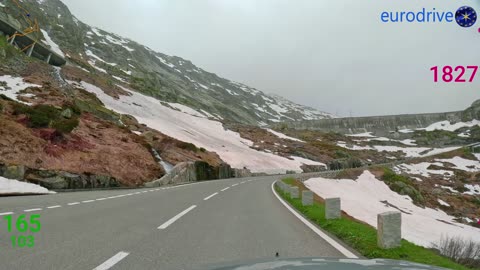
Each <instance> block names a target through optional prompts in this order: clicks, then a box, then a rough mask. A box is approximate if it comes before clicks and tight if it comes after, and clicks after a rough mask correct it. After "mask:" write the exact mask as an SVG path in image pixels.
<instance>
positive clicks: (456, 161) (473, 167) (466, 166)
mask: <svg viewBox="0 0 480 270" xmlns="http://www.w3.org/2000/svg"><path fill="white" fill-rule="evenodd" d="M436 161H439V162H448V163H451V164H453V165H454V166H455V167H453V168H454V169H457V170H462V171H467V172H478V171H480V162H479V161H478V160H470V159H464V158H462V157H453V158H450V159H437V160H436Z"/></svg>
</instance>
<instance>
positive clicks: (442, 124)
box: [418, 120, 480, 131]
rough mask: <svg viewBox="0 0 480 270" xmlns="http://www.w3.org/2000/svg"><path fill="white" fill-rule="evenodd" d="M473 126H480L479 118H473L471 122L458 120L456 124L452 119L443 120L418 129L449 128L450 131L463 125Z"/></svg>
mask: <svg viewBox="0 0 480 270" xmlns="http://www.w3.org/2000/svg"><path fill="white" fill-rule="evenodd" d="M473 126H480V121H479V120H473V121H469V122H458V123H455V124H451V123H450V121H441V122H437V123H433V124H431V125H430V126H428V127H426V128H419V129H418V130H426V131H434V130H448V131H455V130H457V129H460V128H463V127H473Z"/></svg>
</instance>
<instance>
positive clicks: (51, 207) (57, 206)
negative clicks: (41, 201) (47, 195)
mask: <svg viewBox="0 0 480 270" xmlns="http://www.w3.org/2000/svg"><path fill="white" fill-rule="evenodd" d="M60 207H62V206H61V205H52V206H49V207H47V209H55V208H60Z"/></svg>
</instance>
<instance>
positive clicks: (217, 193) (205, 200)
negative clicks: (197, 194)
mask: <svg viewBox="0 0 480 270" xmlns="http://www.w3.org/2000/svg"><path fill="white" fill-rule="evenodd" d="M217 194H218V192H215V193H213V194H212V195H210V196H208V197H206V198H204V199H203V200H204V201H206V200H208V199H210V198H212V197H213V196H215V195H217Z"/></svg>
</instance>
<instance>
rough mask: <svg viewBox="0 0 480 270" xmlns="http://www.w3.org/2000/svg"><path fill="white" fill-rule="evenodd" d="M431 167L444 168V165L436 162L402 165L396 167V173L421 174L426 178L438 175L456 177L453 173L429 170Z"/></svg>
mask: <svg viewBox="0 0 480 270" xmlns="http://www.w3.org/2000/svg"><path fill="white" fill-rule="evenodd" d="M431 165H436V166H443V164H442V163H440V162H435V163H429V162H422V163H418V164H400V165H397V166H395V168H394V169H395V171H396V172H405V173H407V174H419V175H421V176H424V177H429V176H430V174H438V175H444V176H453V175H454V173H453V171H447V170H429V169H427V168H428V167H430V166H431Z"/></svg>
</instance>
